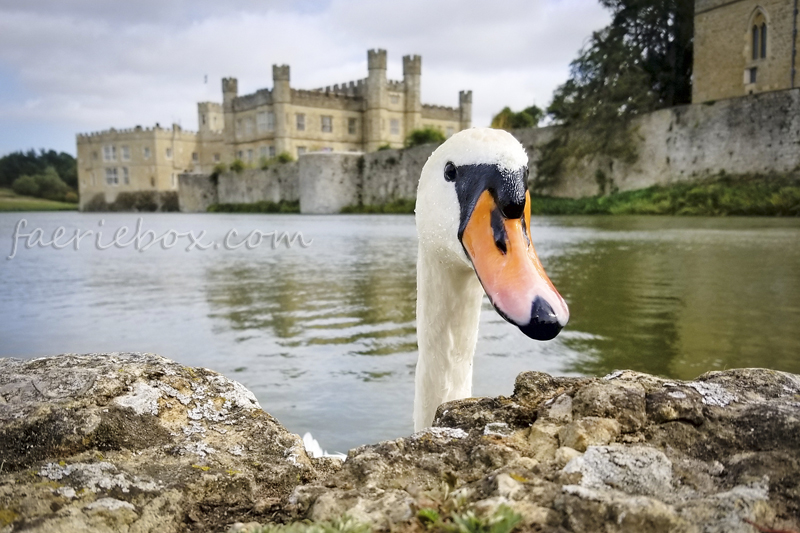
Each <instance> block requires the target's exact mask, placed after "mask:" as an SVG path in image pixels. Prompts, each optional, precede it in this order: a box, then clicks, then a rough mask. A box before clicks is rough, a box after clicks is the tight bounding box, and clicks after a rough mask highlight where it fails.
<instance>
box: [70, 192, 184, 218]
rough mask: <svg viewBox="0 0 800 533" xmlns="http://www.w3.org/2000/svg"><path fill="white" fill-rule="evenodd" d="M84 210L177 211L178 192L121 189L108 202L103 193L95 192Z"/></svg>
mask: <svg viewBox="0 0 800 533" xmlns="http://www.w3.org/2000/svg"><path fill="white" fill-rule="evenodd" d="M83 210H84V211H95V212H105V211H125V212H129V211H133V212H140V213H141V212H147V213H152V212H155V211H178V193H177V192H176V191H123V192H121V193H119V194H118V195H117V197H116V199H115V200H114V201H113V202H111V203H108V202H106V199H105V194H103V193H97V194H96V195H94V196H93V197H92V198H91V200H89V201H88V202H86V204H85V205H84V206H83Z"/></svg>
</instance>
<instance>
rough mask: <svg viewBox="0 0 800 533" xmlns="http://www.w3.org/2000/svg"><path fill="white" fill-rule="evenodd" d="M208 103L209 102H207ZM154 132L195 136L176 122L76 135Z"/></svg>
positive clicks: (85, 137)
mask: <svg viewBox="0 0 800 533" xmlns="http://www.w3.org/2000/svg"><path fill="white" fill-rule="evenodd" d="M209 103H210V102H209ZM143 133H155V134H161V135H163V134H167V135H169V136H173V135H176V134H177V135H179V136H195V135H197V132H195V131H191V130H184V129H183V128H181V127H180V126H179V125H178V124H173V125H172V127H171V128H162V127H161V126H160V125H159V124H158V123H156V125H155V126H153V127H152V128H143V127H142V126H135V127H133V128H122V129H117V128H109V129H107V130H102V131H92V132H89V133H78V134H77V135H76V137H77V138H78V140H79V141H80V140H95V139H98V138H100V137H120V136H135V135H136V134H143Z"/></svg>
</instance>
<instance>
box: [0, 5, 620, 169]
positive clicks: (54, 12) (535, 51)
mask: <svg viewBox="0 0 800 533" xmlns="http://www.w3.org/2000/svg"><path fill="white" fill-rule="evenodd" d="M608 22H609V17H608V14H607V13H606V12H605V11H604V10H603V9H602V8H601V7H600V6H599V5H598V2H597V0H495V1H476V0H403V1H402V2H386V1H378V0H373V1H367V0H362V1H357V0H330V1H322V0H320V1H316V0H305V1H294V2H290V1H287V0H262V1H258V2H256V1H252V0H251V1H247V0H225V1H224V2H223V1H219V0H138V1H137V2H123V1H120V0H15V1H9V0H0V155H3V154H6V153H9V152H13V151H16V150H24V149H28V148H54V149H56V150H59V151H61V150H63V151H66V152H69V153H71V154H75V134H76V133H79V132H91V131H98V130H103V129H108V128H110V127H116V128H129V127H133V126H135V125H137V124H138V125H143V126H152V125H153V124H155V123H156V122H159V123H160V124H161V125H162V126H165V125H169V124H171V123H173V122H177V123H179V124H181V126H183V127H184V128H186V129H191V130H195V129H196V128H197V107H196V102H198V101H207V100H211V101H217V102H220V101H222V94H221V81H220V80H221V78H222V77H226V76H233V77H236V78H238V79H239V94H240V95H241V94H247V93H251V92H254V91H256V90H258V89H261V88H269V87H272V68H271V66H272V65H273V64H275V63H278V64H289V65H290V66H291V84H292V86H293V87H296V88H301V89H302V88H306V89H311V88H315V87H320V86H324V85H333V84H334V83H341V82H345V81H350V80H356V79H360V78H364V77H366V74H367V49H370V48H384V49H386V50H387V51H388V60H389V67H388V68H389V78H390V79H402V62H401V61H402V59H401V58H402V56H403V55H407V54H420V55H422V101H423V102H424V103H430V104H440V105H448V106H457V105H458V91H459V90H461V89H471V90H472V91H473V125H475V126H487V125H488V124H489V121H490V120H491V117H492V115H493V114H494V113H496V112H497V111H499V110H500V109H501V108H503V107H504V106H506V105H508V106H511V107H512V108H513V109H522V108H524V107H527V106H528V105H530V104H532V103H536V104H537V105H539V106H542V107H543V106H546V105H547V104H548V103H549V102H550V99H551V98H552V93H553V90H554V89H555V88H556V87H557V86H558V85H559V84H561V83H563V81H564V80H565V79H566V77H567V74H568V67H569V63H570V61H572V60H573V59H574V58H575V56H576V54H577V52H578V50H579V49H580V48H581V47H582V46H583V44H584V43H585V42H586V39H587V38H588V37H589V35H590V34H591V32H592V31H593V30H596V29H599V28H601V27H602V26H605V25H606V24H608ZM206 77H207V79H208V82H207V83H206V82H205V79H206Z"/></svg>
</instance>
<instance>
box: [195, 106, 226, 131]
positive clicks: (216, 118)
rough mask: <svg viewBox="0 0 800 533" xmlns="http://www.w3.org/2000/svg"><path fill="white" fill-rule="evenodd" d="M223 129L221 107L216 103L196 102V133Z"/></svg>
mask: <svg viewBox="0 0 800 533" xmlns="http://www.w3.org/2000/svg"><path fill="white" fill-rule="evenodd" d="M224 128H225V118H224V114H223V112H222V106H221V105H219V104H218V103H216V102H197V131H199V132H212V131H214V132H216V131H222V130H223V129H224Z"/></svg>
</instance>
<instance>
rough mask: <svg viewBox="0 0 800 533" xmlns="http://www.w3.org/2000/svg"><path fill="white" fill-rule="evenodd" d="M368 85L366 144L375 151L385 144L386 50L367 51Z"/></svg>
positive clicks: (365, 99)
mask: <svg viewBox="0 0 800 533" xmlns="http://www.w3.org/2000/svg"><path fill="white" fill-rule="evenodd" d="M367 68H368V71H369V72H368V74H367V87H366V89H367V90H366V94H365V98H364V145H365V147H366V150H367V151H368V152H373V151H375V150H377V149H378V147H379V146H381V145H382V144H384V142H385V141H384V137H387V138H388V135H385V132H384V131H383V129H384V126H385V117H384V116H383V115H384V114H385V112H384V110H385V109H386V107H387V104H388V96H387V93H386V50H368V51H367Z"/></svg>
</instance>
